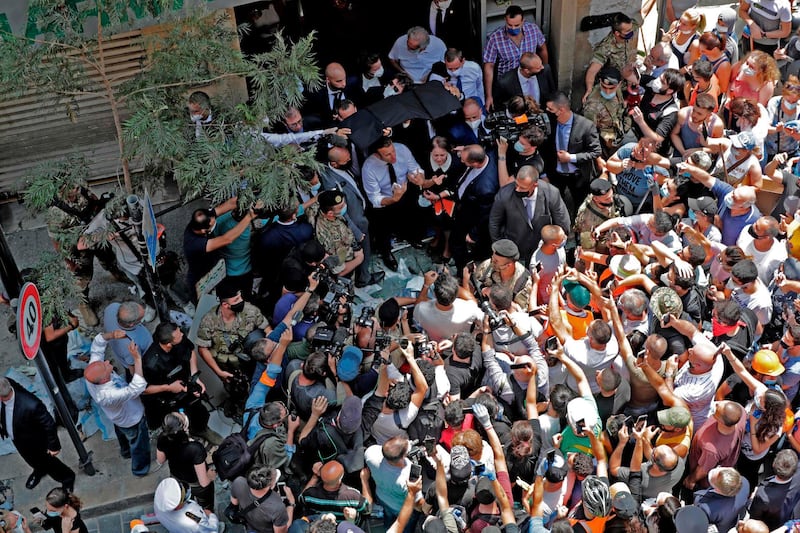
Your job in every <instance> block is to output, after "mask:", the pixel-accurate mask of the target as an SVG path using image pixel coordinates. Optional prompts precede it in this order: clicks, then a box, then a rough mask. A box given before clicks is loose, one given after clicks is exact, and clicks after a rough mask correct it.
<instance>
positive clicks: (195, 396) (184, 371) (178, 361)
mask: <svg viewBox="0 0 800 533" xmlns="http://www.w3.org/2000/svg"><path fill="white" fill-rule="evenodd" d="M153 339H154V340H155V342H154V343H153V344H152V345H151V346H150V348H148V349H147V351H146V352H145V353H144V356H143V357H142V362H143V363H144V368H143V371H144V379H145V381H147V383H148V385H147V388H146V389H145V390H144V393H143V394H142V403H144V409H145V414H146V415H147V423H148V426H149V427H150V429H155V428H157V427H159V426H160V425H161V423H162V421H163V420H164V416H165V415H167V413H170V412H173V411H177V410H178V409H183V410H184V412H185V413H186V415H187V416H188V417H189V427H190V429H191V431H192V432H193V433H194V434H195V435H198V436H201V437H203V438H205V439H206V440H208V441H209V442H211V443H213V444H219V443H220V442H222V437H220V436H219V435H218V434H217V433H216V432H214V431H212V430H211V429H210V428H209V427H208V418H209V414H208V411H207V410H206V407H205V406H204V405H203V402H202V401H201V399H202V398H203V396H205V393H206V386H205V385H204V384H203V382H202V381H200V379H199V377H198V376H199V375H200V372H199V370H198V369H197V351H196V350H195V349H194V343H192V341H190V340H189V339H188V337H186V336H185V335H184V334H183V331H182V330H181V328H179V327H178V325H177V324H175V323H174V322H162V323H161V324H159V325H158V327H156V331H155V334H154V335H153Z"/></svg>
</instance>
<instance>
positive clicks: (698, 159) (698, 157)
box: [689, 151, 711, 171]
mask: <svg viewBox="0 0 800 533" xmlns="http://www.w3.org/2000/svg"><path fill="white" fill-rule="evenodd" d="M689 161H691V162H692V163H694V165H695V166H696V167H699V168H702V169H703V170H706V171H707V170H708V169H709V168H711V156H710V155H708V154H707V153H706V152H702V151H697V152H692V155H690V156H689Z"/></svg>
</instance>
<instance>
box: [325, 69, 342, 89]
mask: <svg viewBox="0 0 800 533" xmlns="http://www.w3.org/2000/svg"><path fill="white" fill-rule="evenodd" d="M325 81H326V82H327V83H328V86H329V87H330V88H331V89H336V90H342V89H344V86H345V83H346V81H347V74H346V73H345V71H344V67H343V66H342V65H340V64H339V63H329V64H328V66H327V67H325Z"/></svg>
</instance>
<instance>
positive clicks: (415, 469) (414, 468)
mask: <svg viewBox="0 0 800 533" xmlns="http://www.w3.org/2000/svg"><path fill="white" fill-rule="evenodd" d="M420 476H422V467H421V466H420V465H416V464H412V465H411V472H410V473H409V474H408V480H409V481H416V480H418V479H419V478H420Z"/></svg>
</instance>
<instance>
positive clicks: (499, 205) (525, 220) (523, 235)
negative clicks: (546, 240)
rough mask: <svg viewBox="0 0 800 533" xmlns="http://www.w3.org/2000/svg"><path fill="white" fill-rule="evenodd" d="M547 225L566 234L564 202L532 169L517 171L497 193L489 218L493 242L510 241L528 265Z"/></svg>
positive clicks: (521, 259) (554, 189) (567, 226)
mask: <svg viewBox="0 0 800 533" xmlns="http://www.w3.org/2000/svg"><path fill="white" fill-rule="evenodd" d="M548 224H555V225H557V226H561V228H562V229H563V230H564V232H565V233H566V232H568V231H569V225H570V224H569V214H568V213H567V207H566V205H564V199H563V198H562V197H561V195H560V194H559V192H558V189H556V188H555V187H554V186H553V185H550V184H549V183H546V182H543V181H540V180H539V173H538V172H537V171H536V169H535V168H533V167H531V166H524V167H522V168H520V169H519V171H518V172H517V177H516V179H515V180H514V182H512V183H509V184H508V185H506V186H505V187H503V188H502V189H500V192H498V193H497V197H496V198H495V200H494V203H493V205H492V208H491V214H490V216H489V235H490V236H491V239H492V241H497V240H499V239H510V240H512V241H514V242H515V243H517V246H519V248H520V250H519V252H520V253H519V255H520V261H521V262H522V263H523V264H528V262H529V261H530V258H531V256H532V255H533V252H534V251H535V250H536V246H537V245H538V244H539V240H540V239H541V237H542V235H541V233H542V228H543V227H545V226H547V225H548Z"/></svg>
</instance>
